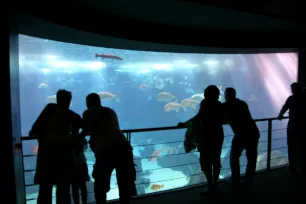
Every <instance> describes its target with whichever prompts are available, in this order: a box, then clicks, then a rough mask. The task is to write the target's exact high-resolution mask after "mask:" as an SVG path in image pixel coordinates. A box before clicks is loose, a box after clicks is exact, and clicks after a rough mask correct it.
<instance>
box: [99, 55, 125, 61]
mask: <svg viewBox="0 0 306 204" xmlns="http://www.w3.org/2000/svg"><path fill="white" fill-rule="evenodd" d="M95 57H96V58H98V57H100V58H102V59H114V60H123V59H122V58H121V57H119V56H117V55H111V54H103V53H102V54H98V53H96V54H95Z"/></svg>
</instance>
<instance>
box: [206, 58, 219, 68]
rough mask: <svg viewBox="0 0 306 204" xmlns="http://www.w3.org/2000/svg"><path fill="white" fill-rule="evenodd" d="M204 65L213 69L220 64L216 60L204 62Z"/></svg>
mask: <svg viewBox="0 0 306 204" xmlns="http://www.w3.org/2000/svg"><path fill="white" fill-rule="evenodd" d="M204 64H205V65H206V66H208V67H211V68H215V67H217V66H218V65H219V64H220V62H219V61H218V60H207V61H204Z"/></svg>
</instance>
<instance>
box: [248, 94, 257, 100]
mask: <svg viewBox="0 0 306 204" xmlns="http://www.w3.org/2000/svg"><path fill="white" fill-rule="evenodd" d="M248 101H252V102H256V101H258V99H257V97H256V96H255V95H253V94H252V95H251V96H250V97H249V99H248Z"/></svg>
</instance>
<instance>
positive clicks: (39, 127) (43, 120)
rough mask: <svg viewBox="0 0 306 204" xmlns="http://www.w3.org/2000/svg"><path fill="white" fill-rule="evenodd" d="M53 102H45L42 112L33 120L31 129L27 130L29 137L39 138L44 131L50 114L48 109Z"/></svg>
mask: <svg viewBox="0 0 306 204" xmlns="http://www.w3.org/2000/svg"><path fill="white" fill-rule="evenodd" d="M52 107H53V104H47V105H46V106H45V108H44V109H43V110H42V112H41V113H40V114H39V116H38V118H37V119H36V121H35V122H34V124H33V126H32V129H31V130H30V132H29V136H30V137H34V138H37V139H40V137H42V134H43V132H44V131H46V126H47V120H48V117H49V115H50V111H51V109H52Z"/></svg>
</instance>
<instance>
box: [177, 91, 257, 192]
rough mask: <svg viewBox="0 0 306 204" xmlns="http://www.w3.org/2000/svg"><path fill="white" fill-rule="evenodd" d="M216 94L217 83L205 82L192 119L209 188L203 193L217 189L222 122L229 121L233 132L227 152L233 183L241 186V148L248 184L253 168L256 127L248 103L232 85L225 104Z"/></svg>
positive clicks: (255, 149) (222, 136) (218, 93)
mask: <svg viewBox="0 0 306 204" xmlns="http://www.w3.org/2000/svg"><path fill="white" fill-rule="evenodd" d="M219 95H220V90H219V89H218V87H217V86H214V85H210V86H208V87H207V88H206V89H205V91H204V96H205V99H204V100H203V101H202V102H201V104H200V110H199V112H198V114H197V115H196V116H195V117H193V118H192V119H191V120H193V121H196V122H197V123H198V124H199V125H198V127H199V128H200V131H199V132H200V134H199V135H197V137H196V143H197V148H198V151H199V152H200V165H201V169H202V171H203V173H204V174H205V177H206V180H207V183H208V189H207V191H206V192H204V194H207V193H209V194H210V193H214V192H215V191H216V190H217V186H218V179H219V175H220V170H221V153H222V145H223V140H224V132H223V127H222V125H223V124H224V123H229V125H230V126H231V127H232V129H233V132H234V133H235V136H234V138H233V141H232V148H231V156H230V163H231V170H232V181H233V184H234V185H235V186H240V165H239V158H240V156H241V153H242V151H243V150H244V149H245V150H246V152H247V153H246V154H247V158H248V165H247V170H246V177H245V178H246V179H245V181H246V182H245V184H251V181H252V179H253V177H254V175H255V170H256V159H257V145H258V139H259V131H258V128H257V126H256V123H255V121H254V120H253V119H252V117H251V114H250V112H249V109H248V106H247V104H246V103H245V102H243V101H241V100H239V99H237V98H236V91H235V90H234V89H233V88H227V89H226V90H225V100H226V102H225V103H224V104H222V103H221V102H220V101H219V100H218V99H219ZM187 122H188V121H187ZM187 122H185V123H184V124H186V123H187ZM179 125H183V124H182V123H180V124H179Z"/></svg>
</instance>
